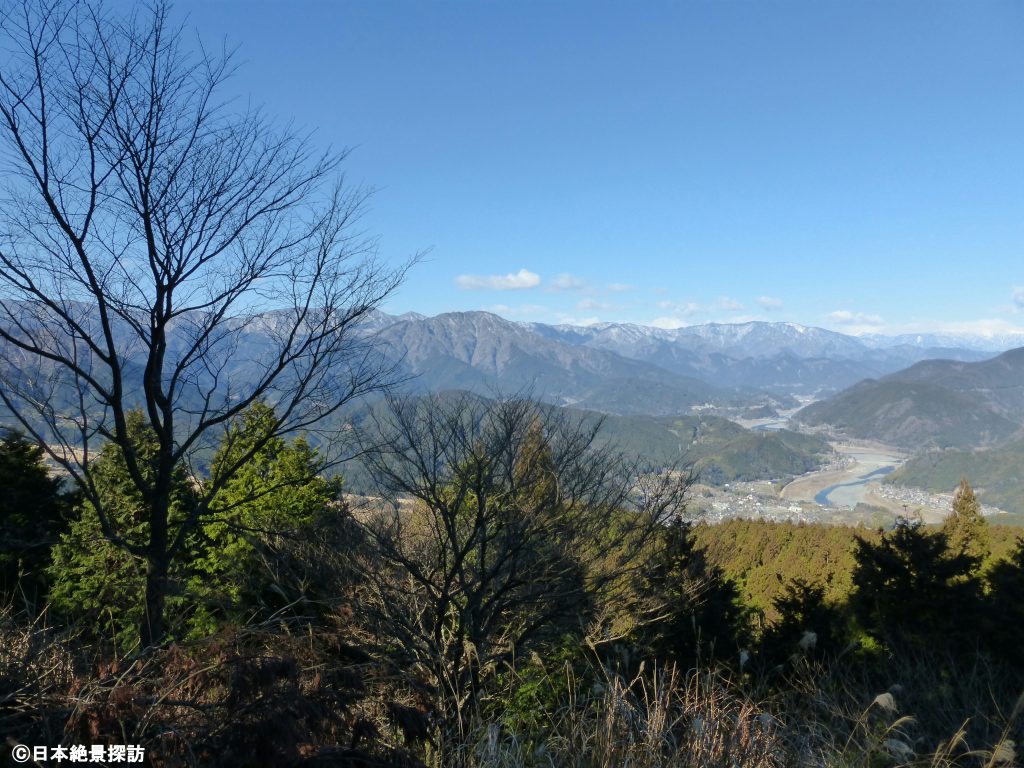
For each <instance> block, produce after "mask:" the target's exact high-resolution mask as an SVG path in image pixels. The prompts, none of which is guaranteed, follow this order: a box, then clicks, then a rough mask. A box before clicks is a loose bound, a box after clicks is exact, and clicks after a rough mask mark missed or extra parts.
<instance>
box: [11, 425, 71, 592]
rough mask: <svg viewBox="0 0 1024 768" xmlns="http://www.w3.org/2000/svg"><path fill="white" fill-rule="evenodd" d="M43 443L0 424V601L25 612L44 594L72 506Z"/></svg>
mask: <svg viewBox="0 0 1024 768" xmlns="http://www.w3.org/2000/svg"><path fill="white" fill-rule="evenodd" d="M43 455H44V454H43V449H42V448H41V447H39V446H38V445H36V444H35V443H33V442H30V441H29V440H28V439H27V438H26V437H25V436H24V435H23V434H22V433H20V432H17V431H15V430H0V601H2V602H4V603H7V602H12V603H14V604H15V605H16V606H18V607H24V608H26V609H27V610H29V611H30V612H34V611H36V610H38V609H39V608H40V607H41V606H42V605H43V603H44V602H45V600H46V592H47V580H46V573H45V571H46V566H47V565H48V564H49V562H50V551H51V549H52V548H53V546H54V545H55V544H56V543H57V540H58V538H59V537H60V535H61V534H62V533H63V532H64V531H65V530H66V529H67V525H68V518H69V516H70V512H71V509H72V507H73V506H74V496H73V494H68V493H65V492H64V491H63V489H62V487H61V486H62V483H61V480H60V478H59V477H57V476H55V475H54V474H53V473H51V472H50V470H49V469H48V468H47V466H46V463H45V462H44V460H43Z"/></svg>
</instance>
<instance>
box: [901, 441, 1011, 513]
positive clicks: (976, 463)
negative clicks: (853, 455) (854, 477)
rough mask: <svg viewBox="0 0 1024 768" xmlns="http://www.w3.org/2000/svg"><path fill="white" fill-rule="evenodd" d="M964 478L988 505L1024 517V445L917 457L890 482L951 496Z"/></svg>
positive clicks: (908, 462)
mask: <svg viewBox="0 0 1024 768" xmlns="http://www.w3.org/2000/svg"><path fill="white" fill-rule="evenodd" d="M964 475H966V476H968V477H970V478H971V479H972V481H973V482H974V483H976V485H977V492H978V497H979V498H980V499H981V500H982V502H983V503H985V504H991V505H992V506H995V507H999V508H1000V509H1003V510H1006V511H1007V512H1012V513H1014V514H1016V515H1021V516H1024V441H1020V440H1018V441H1015V442H1013V443H1010V444H1009V445H1006V446H1003V447H1000V448H990V449H986V450H976V451H965V450H947V451H932V452H927V453H922V454H919V455H917V456H914V457H913V458H911V459H910V460H909V461H907V462H906V463H905V464H903V465H902V466H901V467H900V468H899V469H897V470H896V471H895V472H893V473H892V474H891V475H889V477H888V478H886V482H891V483H896V484H898V485H908V486H913V487H915V488H924V489H926V490H929V491H933V492H936V493H948V492H949V490H950V489H951V488H954V487H955V486H956V484H957V483H958V482H959V481H960V478H961V477H963V476H964Z"/></svg>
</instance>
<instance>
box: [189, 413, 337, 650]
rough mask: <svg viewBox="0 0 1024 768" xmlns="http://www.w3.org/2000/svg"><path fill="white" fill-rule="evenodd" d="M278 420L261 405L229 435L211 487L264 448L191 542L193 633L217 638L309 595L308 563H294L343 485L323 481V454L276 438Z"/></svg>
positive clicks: (298, 441) (234, 478)
mask: <svg viewBox="0 0 1024 768" xmlns="http://www.w3.org/2000/svg"><path fill="white" fill-rule="evenodd" d="M276 426H277V416H276V415H275V413H274V410H273V408H271V407H270V406H268V405H266V404H265V403H255V404H253V405H252V406H251V407H250V408H249V409H248V410H247V411H246V412H245V413H244V414H243V415H242V418H240V419H238V420H237V421H236V422H234V423H232V424H231V425H230V426H229V427H228V429H227V430H226V432H225V435H224V439H223V440H222V442H221V446H220V448H219V449H218V451H217V454H216V455H215V456H214V459H213V462H212V464H211V472H210V475H211V476H210V481H209V482H211V483H216V482H218V481H219V479H220V477H221V471H222V468H223V467H225V466H231V465H232V464H233V463H235V462H237V460H238V457H240V456H245V455H246V454H247V453H249V452H250V451H251V450H252V448H253V446H255V445H258V444H260V443H262V446H261V447H260V448H259V450H257V451H256V452H255V454H253V456H252V458H251V459H250V460H249V461H247V462H246V463H245V464H244V465H243V466H242V467H241V468H240V469H238V470H237V471H236V472H234V473H233V474H232V475H231V477H230V478H229V479H228V480H227V481H226V482H225V483H224V487H223V489H222V490H221V491H220V492H219V493H218V494H217V496H216V502H215V504H214V506H213V507H212V508H211V510H210V513H209V515H208V516H207V517H206V518H205V519H204V522H203V523H202V525H201V526H200V528H199V531H198V534H197V536H196V537H195V538H194V540H193V541H192V543H191V553H192V558H191V561H190V568H191V571H192V576H191V578H190V580H189V582H188V592H189V594H190V596H191V597H192V598H193V599H195V600H196V601H197V603H198V605H197V611H196V614H195V616H194V617H193V619H192V631H193V633H197V634H205V633H209V632H211V631H213V630H214V629H215V627H216V624H217V623H218V621H220V620H224V619H229V620H244V619H246V618H248V617H250V616H254V615H258V614H259V613H260V612H261V611H262V610H263V609H271V610H273V609H277V608H280V607H281V606H283V605H286V604H288V603H291V602H294V601H295V600H297V599H301V598H302V597H303V596H304V589H303V586H302V582H304V581H306V579H304V577H303V573H302V571H303V570H304V566H305V565H308V564H303V563H299V562H296V561H295V558H293V557H292V556H291V553H292V552H293V550H294V546H293V545H294V543H295V542H296V541H298V540H300V539H301V534H302V530H303V529H304V528H308V527H309V526H311V525H313V524H314V523H315V522H316V521H318V520H322V519H323V517H324V513H325V512H326V511H327V510H328V508H329V507H330V506H331V505H332V503H334V502H336V501H337V499H338V498H339V495H340V491H341V480H340V478H336V479H333V480H327V479H325V478H323V477H321V476H320V474H319V472H320V469H321V462H320V459H319V456H318V454H317V451H316V449H314V448H312V447H311V446H310V445H309V443H307V442H306V441H305V440H304V439H302V438H296V439H294V440H293V441H291V442H286V441H285V440H284V439H283V438H280V437H276V436H273V433H274V430H275V429H276Z"/></svg>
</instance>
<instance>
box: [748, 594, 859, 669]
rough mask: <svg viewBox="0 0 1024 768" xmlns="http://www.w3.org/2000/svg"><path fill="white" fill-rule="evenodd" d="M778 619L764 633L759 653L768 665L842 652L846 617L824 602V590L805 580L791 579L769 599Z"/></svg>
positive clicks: (844, 640) (837, 609) (836, 608)
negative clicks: (780, 591) (792, 659)
mask: <svg viewBox="0 0 1024 768" xmlns="http://www.w3.org/2000/svg"><path fill="white" fill-rule="evenodd" d="M772 606H773V607H774V608H775V611H776V612H777V613H778V615H779V619H778V620H777V621H775V622H773V623H772V625H771V626H770V627H769V628H768V629H767V630H766V631H765V633H764V636H763V637H762V640H761V653H762V655H763V657H764V660H765V662H766V663H768V664H780V663H783V662H785V661H786V660H787V659H789V658H791V657H793V656H805V657H813V658H823V657H828V656H833V655H835V654H836V653H838V652H839V651H841V650H842V648H843V645H844V643H845V642H846V637H845V634H846V633H845V631H844V630H845V623H846V622H845V618H844V616H843V613H842V611H841V610H840V609H839V608H838V607H836V606H833V605H829V604H828V603H827V602H826V601H825V588H824V587H823V586H821V585H820V584H815V583H812V582H809V581H807V580H805V579H800V578H797V579H793V580H792V581H790V582H789V583H787V584H786V586H785V588H784V591H783V593H782V594H781V595H779V596H778V597H776V598H775V599H774V600H772Z"/></svg>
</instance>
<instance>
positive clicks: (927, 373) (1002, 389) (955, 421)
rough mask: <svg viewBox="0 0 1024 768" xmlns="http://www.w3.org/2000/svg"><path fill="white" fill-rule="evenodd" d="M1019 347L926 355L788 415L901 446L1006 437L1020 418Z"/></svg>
mask: <svg viewBox="0 0 1024 768" xmlns="http://www.w3.org/2000/svg"><path fill="white" fill-rule="evenodd" d="M1022 382H1024V349H1015V350H1010V351H1009V352H1005V353H1003V354H1002V355H999V356H998V357H995V358H993V359H992V360H985V361H981V362H975V363H964V362H958V361H953V360H928V361H924V362H921V363H918V364H916V365H913V366H911V367H910V368H907V369H906V370H904V371H900V372H898V373H894V374H891V375H889V376H886V377H884V378H882V379H877V380H876V379H868V380H866V381H862V382H860V383H858V384H856V385H854V386H853V387H850V388H849V389H847V390H844V391H843V392H840V393H839V394H838V395H835V396H834V397H831V398H829V399H827V400H823V401H820V402H817V403H813V404H811V405H809V406H807V407H806V408H804V409H803V410H801V411H799V412H797V414H796V415H795V416H794V419H795V420H796V421H798V422H800V423H802V424H806V425H808V426H812V427H821V426H828V427H830V428H832V429H833V430H835V431H837V432H839V433H841V434H843V435H848V436H851V437H857V438H864V439H871V440H879V441H881V442H884V443H888V444H890V445H896V446H900V447H904V448H912V449H915V450H916V449H920V448H927V447H931V448H978V447H991V446H993V445H998V444H1000V443H1004V442H1006V441H1007V440H1009V439H1011V438H1013V437H1014V436H1015V435H1018V434H1019V433H1020V432H1021V429H1022V424H1024V383H1022Z"/></svg>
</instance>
